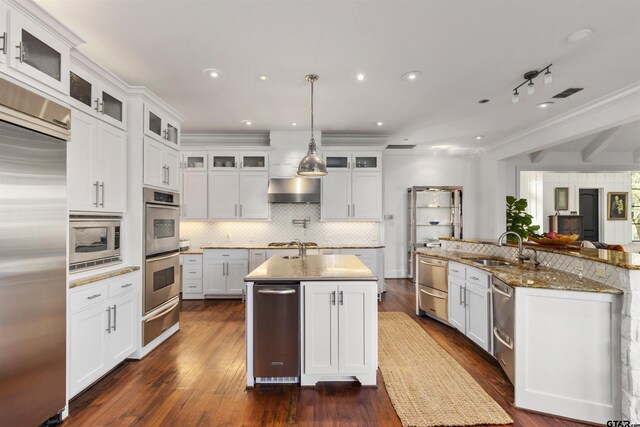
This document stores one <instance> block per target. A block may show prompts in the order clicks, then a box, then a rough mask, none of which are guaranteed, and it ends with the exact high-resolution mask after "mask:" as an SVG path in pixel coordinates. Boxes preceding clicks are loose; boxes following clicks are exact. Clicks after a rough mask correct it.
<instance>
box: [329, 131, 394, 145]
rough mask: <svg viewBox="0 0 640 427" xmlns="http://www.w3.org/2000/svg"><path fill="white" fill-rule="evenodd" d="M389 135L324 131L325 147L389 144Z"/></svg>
mask: <svg viewBox="0 0 640 427" xmlns="http://www.w3.org/2000/svg"><path fill="white" fill-rule="evenodd" d="M388 140H389V135H386V134H380V133H375V134H373V133H338V132H335V133H332V132H322V146H323V147H340V146H350V147H353V146H359V145H362V146H382V145H387V141H388Z"/></svg>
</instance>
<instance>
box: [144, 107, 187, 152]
mask: <svg viewBox="0 0 640 427" xmlns="http://www.w3.org/2000/svg"><path fill="white" fill-rule="evenodd" d="M144 134H145V135H146V136H148V137H149V138H151V139H153V140H155V141H158V142H161V143H162V144H165V145H168V146H169V147H171V148H173V149H176V150H177V149H178V147H179V145H180V141H179V138H180V126H179V125H178V123H177V121H174V120H173V119H172V118H170V117H169V116H167V115H166V114H164V113H162V112H161V110H160V109H157V108H155V107H153V106H151V105H145V106H144Z"/></svg>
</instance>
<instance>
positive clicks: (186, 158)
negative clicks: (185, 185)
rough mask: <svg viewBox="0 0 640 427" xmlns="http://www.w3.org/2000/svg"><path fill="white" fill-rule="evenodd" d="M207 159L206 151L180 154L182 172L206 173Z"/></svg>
mask: <svg viewBox="0 0 640 427" xmlns="http://www.w3.org/2000/svg"><path fill="white" fill-rule="evenodd" d="M207 159H208V154H207V152H206V151H186V152H182V170H183V171H184V172H206V171H207V161H208V160H207Z"/></svg>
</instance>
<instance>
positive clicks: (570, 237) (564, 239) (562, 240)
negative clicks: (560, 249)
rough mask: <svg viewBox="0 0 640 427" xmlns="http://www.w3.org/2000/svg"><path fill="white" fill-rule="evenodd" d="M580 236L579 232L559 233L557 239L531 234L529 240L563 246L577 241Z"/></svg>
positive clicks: (540, 243) (541, 243)
mask: <svg viewBox="0 0 640 427" xmlns="http://www.w3.org/2000/svg"><path fill="white" fill-rule="evenodd" d="M578 237H579V235H578V234H558V237H556V238H555V239H548V238H546V237H532V236H529V240H531V241H532V242H536V243H537V244H539V245H552V246H562V245H568V244H569V243H572V242H575V241H576V240H578Z"/></svg>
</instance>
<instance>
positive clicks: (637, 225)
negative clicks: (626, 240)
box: [631, 172, 640, 241]
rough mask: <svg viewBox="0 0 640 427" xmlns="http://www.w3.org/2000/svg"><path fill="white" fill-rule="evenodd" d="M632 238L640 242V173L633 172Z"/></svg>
mask: <svg viewBox="0 0 640 427" xmlns="http://www.w3.org/2000/svg"><path fill="white" fill-rule="evenodd" d="M631 236H632V239H633V240H634V241H640V172H631Z"/></svg>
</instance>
